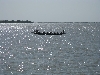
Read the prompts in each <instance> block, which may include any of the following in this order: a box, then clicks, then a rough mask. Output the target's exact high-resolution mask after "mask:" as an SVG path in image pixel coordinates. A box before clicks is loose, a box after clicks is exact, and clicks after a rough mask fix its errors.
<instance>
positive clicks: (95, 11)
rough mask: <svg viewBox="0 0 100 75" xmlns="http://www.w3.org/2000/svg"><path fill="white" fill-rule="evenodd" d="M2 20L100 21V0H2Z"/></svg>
mask: <svg viewBox="0 0 100 75" xmlns="http://www.w3.org/2000/svg"><path fill="white" fill-rule="evenodd" d="M0 20H31V21H34V22H100V0H0Z"/></svg>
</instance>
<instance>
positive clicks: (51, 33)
mask: <svg viewBox="0 0 100 75" xmlns="http://www.w3.org/2000/svg"><path fill="white" fill-rule="evenodd" d="M64 31H65V30H63V32H60V33H58V32H57V33H56V32H40V31H39V30H34V32H31V33H34V34H38V35H62V34H66V33H65V32H64Z"/></svg>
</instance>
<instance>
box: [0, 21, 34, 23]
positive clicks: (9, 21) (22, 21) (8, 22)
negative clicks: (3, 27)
mask: <svg viewBox="0 0 100 75" xmlns="http://www.w3.org/2000/svg"><path fill="white" fill-rule="evenodd" d="M0 23H34V22H31V21H28V20H26V21H23V20H22V21H21V20H17V21H14V20H11V21H8V20H0Z"/></svg>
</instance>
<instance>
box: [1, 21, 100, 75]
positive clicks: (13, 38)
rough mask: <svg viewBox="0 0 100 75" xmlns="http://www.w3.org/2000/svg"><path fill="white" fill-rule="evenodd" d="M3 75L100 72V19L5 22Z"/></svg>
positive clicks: (98, 73)
mask: <svg viewBox="0 0 100 75" xmlns="http://www.w3.org/2000/svg"><path fill="white" fill-rule="evenodd" d="M34 29H38V30H39V31H41V32H43V31H45V32H50V31H52V32H62V31H63V30H65V33H66V34H63V35H37V34H32V33H31V32H32V31H33V30H34ZM0 75H100V23H91V22H90V23H30V24H27V23H21V24H20V23H6V24H4V23H1V24H0Z"/></svg>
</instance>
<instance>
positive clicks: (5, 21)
mask: <svg viewBox="0 0 100 75" xmlns="http://www.w3.org/2000/svg"><path fill="white" fill-rule="evenodd" d="M0 23H35V22H32V21H28V20H26V21H23V20H17V21H14V20H11V21H8V20H0ZM36 23H100V22H36Z"/></svg>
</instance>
